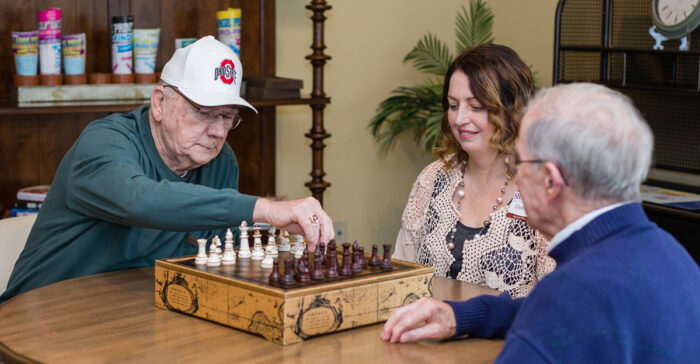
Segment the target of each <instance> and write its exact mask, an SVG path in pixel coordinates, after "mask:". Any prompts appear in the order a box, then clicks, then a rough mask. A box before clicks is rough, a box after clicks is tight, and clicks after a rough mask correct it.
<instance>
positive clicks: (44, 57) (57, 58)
mask: <svg viewBox="0 0 700 364" xmlns="http://www.w3.org/2000/svg"><path fill="white" fill-rule="evenodd" d="M36 20H37V24H38V25H39V71H40V73H41V74H42V75H60V74H61V9H58V8H51V9H48V10H43V11H37V13H36Z"/></svg>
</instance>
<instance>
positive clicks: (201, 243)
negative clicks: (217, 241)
mask: <svg viewBox="0 0 700 364" xmlns="http://www.w3.org/2000/svg"><path fill="white" fill-rule="evenodd" d="M197 246H198V247H199V249H198V250H197V256H196V257H195V258H194V264H198V265H203V264H207V239H197Z"/></svg>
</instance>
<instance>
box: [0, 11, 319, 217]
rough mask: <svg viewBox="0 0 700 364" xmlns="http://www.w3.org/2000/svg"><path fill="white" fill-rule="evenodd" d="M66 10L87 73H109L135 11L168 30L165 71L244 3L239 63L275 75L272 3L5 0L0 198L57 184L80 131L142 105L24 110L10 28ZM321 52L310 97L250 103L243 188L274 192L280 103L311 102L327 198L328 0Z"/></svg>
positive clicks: (241, 156) (236, 140)
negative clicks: (82, 42) (15, 85)
mask: <svg viewBox="0 0 700 364" xmlns="http://www.w3.org/2000/svg"><path fill="white" fill-rule="evenodd" d="M49 7H60V8H61V9H62V19H61V22H62V24H61V31H62V34H73V33H83V32H84V33H86V37H87V60H86V72H88V73H90V72H109V69H110V47H111V43H110V35H109V29H110V19H111V17H112V16H116V15H126V14H132V15H134V27H135V28H155V27H159V28H161V36H160V44H159V49H158V59H157V65H156V70H157V71H160V70H161V69H162V67H163V65H164V64H165V62H166V61H167V60H168V59H169V58H170V57H171V55H172V54H173V52H174V49H175V38H187V37H202V36H205V35H209V34H211V35H215V36H216V34H217V30H216V11H217V10H222V9H226V8H228V7H234V8H241V10H242V22H241V23H242V31H241V62H242V64H243V69H244V76H253V75H256V76H258V75H260V76H271V75H275V1H274V0H258V1H246V0H178V1H169V0H58V1H12V0H0V19H3V21H2V22H0V34H4V35H6V36H5V37H1V38H0V60H1V61H0V167H1V168H2V169H1V171H2V173H0V204H4V205H5V206H6V207H10V206H12V203H13V201H14V197H15V193H16V191H17V189H18V188H20V187H23V186H28V185H35V184H50V183H51V181H52V180H53V176H54V174H55V172H56V169H57V167H58V164H59V163H60V161H61V159H62V158H63V155H64V154H65V153H66V151H68V149H69V148H70V147H71V145H72V144H73V142H74V141H75V139H76V138H77V136H78V135H79V134H80V132H81V131H82V129H83V128H84V127H85V125H87V124H88V123H89V122H91V121H92V120H95V119H97V118H100V117H103V116H105V115H108V114H109V113H112V112H127V111H130V110H132V109H134V108H135V107H137V106H138V104H111V105H94V104H66V105H61V106H47V107H39V106H37V107H18V106H17V105H16V104H13V103H12V101H11V92H12V82H13V78H12V77H13V74H14V60H13V56H12V47H11V43H10V41H11V40H10V36H9V34H10V32H11V31H27V30H34V29H36V11H37V10H43V9H47V8H49ZM307 8H308V9H310V10H312V11H313V16H312V25H313V26H312V29H313V32H312V34H313V38H314V39H313V44H312V49H313V54H311V55H309V56H308V57H307V58H308V59H309V60H310V62H311V63H312V65H313V68H314V75H313V76H314V81H313V83H314V85H313V92H312V94H311V95H310V96H307V97H302V98H298V99H285V100H250V101H251V103H252V104H253V105H254V106H255V107H256V108H257V109H258V110H259V114H258V115H256V114H255V113H253V112H250V111H245V112H244V113H243V117H244V122H243V123H242V124H241V126H239V127H238V128H237V129H235V130H233V131H232V132H231V133H230V134H229V136H228V142H229V143H230V144H231V146H232V147H233V149H234V151H235V153H236V156H237V157H238V161H239V163H240V166H241V173H240V176H241V179H240V189H241V191H242V192H245V193H249V194H255V195H261V196H269V195H274V194H275V108H276V107H277V106H281V105H298V104H308V105H310V106H311V107H312V113H311V118H310V119H312V121H313V126H312V128H311V130H310V132H309V133H308V134H307V136H308V137H309V138H311V139H312V150H313V151H312V152H313V161H314V166H313V168H312V176H313V180H312V181H310V182H309V183H307V185H308V186H309V187H310V188H311V189H312V191H313V193H314V196H316V197H317V198H319V200H322V194H323V190H325V188H326V187H328V185H329V184H328V183H327V182H324V181H323V175H324V173H323V163H322V160H323V159H322V153H323V139H325V138H327V137H329V136H330V135H329V134H327V133H326V131H325V129H324V127H323V108H324V107H325V105H326V104H327V103H329V102H330V99H329V98H328V97H327V96H326V94H325V93H324V91H323V66H324V64H325V62H326V60H327V59H329V57H328V56H326V55H324V54H323V49H324V48H325V45H324V44H323V22H324V21H325V17H324V15H323V14H324V12H325V11H326V10H328V9H330V6H328V5H326V2H325V1H318V0H314V1H311V4H310V5H308V6H307Z"/></svg>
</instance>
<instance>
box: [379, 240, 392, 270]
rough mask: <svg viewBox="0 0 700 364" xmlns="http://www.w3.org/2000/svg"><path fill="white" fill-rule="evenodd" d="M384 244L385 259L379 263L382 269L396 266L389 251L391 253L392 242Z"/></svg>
mask: <svg viewBox="0 0 700 364" xmlns="http://www.w3.org/2000/svg"><path fill="white" fill-rule="evenodd" d="M382 246H383V247H384V259H382V261H381V262H380V263H379V267H380V268H382V269H391V268H393V267H394V264H393V263H392V262H391V257H390V256H389V253H391V244H384V245H382Z"/></svg>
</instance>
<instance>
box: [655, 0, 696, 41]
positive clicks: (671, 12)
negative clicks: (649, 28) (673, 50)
mask: <svg viewBox="0 0 700 364" xmlns="http://www.w3.org/2000/svg"><path fill="white" fill-rule="evenodd" d="M651 21H652V23H654V25H656V28H657V29H656V30H657V31H658V32H659V33H661V34H662V35H664V36H666V37H667V38H680V37H684V36H686V35H688V34H690V33H691V32H692V31H693V30H694V29H695V28H697V27H698V26H699V25H700V0H652V7H651Z"/></svg>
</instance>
